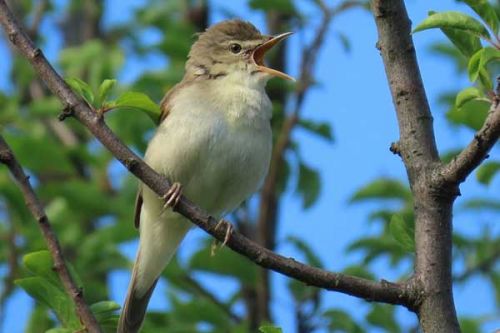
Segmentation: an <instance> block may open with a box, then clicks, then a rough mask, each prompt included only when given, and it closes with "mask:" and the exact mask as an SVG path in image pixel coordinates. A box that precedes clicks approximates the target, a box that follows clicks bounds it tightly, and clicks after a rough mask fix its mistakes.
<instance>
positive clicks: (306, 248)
mask: <svg viewBox="0 0 500 333" xmlns="http://www.w3.org/2000/svg"><path fill="white" fill-rule="evenodd" d="M286 241H287V242H288V243H291V244H292V245H294V246H295V248H296V249H297V250H298V251H299V252H302V254H303V255H304V257H305V260H306V262H307V263H308V264H309V265H311V266H314V267H320V268H321V267H323V263H322V262H321V259H320V258H319V257H318V256H317V255H316V253H314V250H313V249H312V248H311V246H310V245H309V244H308V243H307V242H304V241H303V240H302V239H300V238H298V237H294V236H288V237H287V238H286Z"/></svg>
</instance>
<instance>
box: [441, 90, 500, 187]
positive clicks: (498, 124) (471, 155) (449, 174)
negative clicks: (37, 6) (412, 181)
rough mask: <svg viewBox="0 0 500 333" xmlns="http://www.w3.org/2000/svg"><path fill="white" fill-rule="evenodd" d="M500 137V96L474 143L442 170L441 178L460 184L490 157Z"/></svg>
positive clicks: (496, 98)
mask: <svg viewBox="0 0 500 333" xmlns="http://www.w3.org/2000/svg"><path fill="white" fill-rule="evenodd" d="M499 136H500V96H496V97H495V98H494V101H493V103H492V104H491V108H490V111H489V112H488V116H487V117H486V120H485V122H484V124H483V126H482V127H481V129H480V130H479V131H477V132H476V134H475V135H474V138H473V139H472V141H471V142H470V143H469V144H468V145H467V147H465V149H464V150H463V151H462V152H461V153H460V154H459V155H458V156H457V157H455V158H454V159H453V160H452V161H451V162H450V163H448V164H447V165H445V166H444V167H443V168H442V169H441V172H440V174H441V176H442V177H443V178H444V180H445V181H447V182H449V183H452V184H456V185H458V184H460V183H461V182H463V181H464V180H465V178H467V176H469V175H470V174H471V172H472V171H474V169H475V168H477V167H478V166H479V164H481V162H482V161H483V160H484V159H485V158H487V157H488V152H489V151H490V149H491V148H492V147H493V146H494V145H495V143H497V142H498V138H499Z"/></svg>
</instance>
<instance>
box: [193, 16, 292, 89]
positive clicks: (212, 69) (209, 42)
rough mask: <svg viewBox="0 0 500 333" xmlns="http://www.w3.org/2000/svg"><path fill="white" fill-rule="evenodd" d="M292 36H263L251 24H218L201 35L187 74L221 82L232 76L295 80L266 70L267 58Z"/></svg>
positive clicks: (195, 46)
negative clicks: (220, 78)
mask: <svg viewBox="0 0 500 333" xmlns="http://www.w3.org/2000/svg"><path fill="white" fill-rule="evenodd" d="M289 35H291V33H290V32H287V33H283V34H280V35H277V36H266V35H262V34H261V33H260V32H259V30H257V28H255V27H254V26H253V25H252V24H251V23H249V22H245V21H241V20H228V21H222V22H220V23H217V24H215V25H213V26H211V27H210V28H208V29H207V30H206V31H205V32H203V33H200V34H199V35H198V40H197V41H196V42H195V43H194V44H193V46H192V47H191V51H190V52H189V59H188V61H187V63H186V72H187V74H188V75H189V76H194V77H196V76H200V77H206V78H209V79H210V78H219V77H224V76H227V75H229V74H232V73H239V74H241V75H249V76H255V77H256V79H258V80H262V79H268V78H270V77H272V76H276V77H280V78H283V79H286V80H293V78H292V77H291V76H289V75H287V74H285V73H283V72H280V71H278V70H275V69H272V68H269V67H266V66H265V65H264V55H265V54H266V52H267V51H269V50H270V49H272V48H273V47H274V46H275V45H277V44H278V43H279V42H280V41H282V40H283V39H285V38H286V37H288V36H289Z"/></svg>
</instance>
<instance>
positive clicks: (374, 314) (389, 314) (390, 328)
mask: <svg viewBox="0 0 500 333" xmlns="http://www.w3.org/2000/svg"><path fill="white" fill-rule="evenodd" d="M366 320H367V321H368V322H369V323H370V324H371V325H373V326H375V327H379V328H382V329H383V330H384V332H388V333H399V332H401V329H400V328H399V325H398V324H397V322H396V320H395V319H394V307H392V306H391V305H386V304H384V305H380V304H374V305H373V307H372V310H371V311H370V312H369V313H368V315H367V316H366Z"/></svg>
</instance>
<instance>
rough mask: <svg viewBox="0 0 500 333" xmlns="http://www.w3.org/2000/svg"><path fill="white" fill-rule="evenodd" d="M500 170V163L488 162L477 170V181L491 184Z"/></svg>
mask: <svg viewBox="0 0 500 333" xmlns="http://www.w3.org/2000/svg"><path fill="white" fill-rule="evenodd" d="M499 170H500V162H495V161H492V162H487V163H484V164H483V165H481V166H480V167H479V168H478V169H477V173H476V177H477V181H478V182H480V183H481V184H485V185H488V184H490V183H491V180H492V179H493V177H495V175H496V173H497V172H498V171H499Z"/></svg>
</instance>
